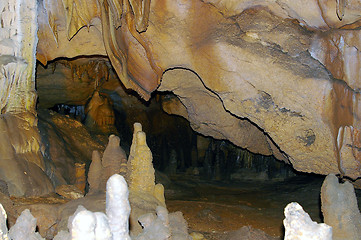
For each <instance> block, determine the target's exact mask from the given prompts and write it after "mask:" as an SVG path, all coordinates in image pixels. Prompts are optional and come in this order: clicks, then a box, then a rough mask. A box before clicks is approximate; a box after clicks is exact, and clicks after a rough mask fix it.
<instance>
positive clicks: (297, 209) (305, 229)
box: [283, 202, 332, 240]
mask: <svg viewBox="0 0 361 240" xmlns="http://www.w3.org/2000/svg"><path fill="white" fill-rule="evenodd" d="M283 225H284V226H285V238H284V240H332V227H330V226H328V225H327V224H324V223H320V224H317V223H316V222H313V221H312V220H311V218H310V216H309V215H308V214H307V213H306V212H305V211H304V210H303V208H302V207H301V205H300V204H298V203H297V202H292V203H289V204H288V205H287V206H286V208H285V219H284V220H283Z"/></svg>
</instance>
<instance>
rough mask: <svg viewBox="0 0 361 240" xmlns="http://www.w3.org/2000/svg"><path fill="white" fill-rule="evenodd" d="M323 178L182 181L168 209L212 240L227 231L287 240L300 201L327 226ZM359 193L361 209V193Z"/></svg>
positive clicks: (171, 190)
mask: <svg viewBox="0 0 361 240" xmlns="http://www.w3.org/2000/svg"><path fill="white" fill-rule="evenodd" d="M323 179H324V177H323V176H315V175H301V176H295V177H292V178H288V179H286V180H283V181H272V180H270V181H249V180H248V181H241V182H229V183H226V182H217V181H212V182H209V181H208V182H206V181H202V180H200V179H197V178H195V177H193V178H192V177H184V176H177V177H175V178H173V179H172V185H171V186H169V187H168V188H166V189H167V190H166V204H167V207H168V210H169V211H170V212H175V211H181V212H183V214H184V217H185V219H186V220H187V222H188V225H189V230H190V232H193V231H195V232H200V233H202V234H203V235H204V236H205V237H206V238H207V239H208V240H212V239H222V238H223V237H222V234H225V232H231V231H235V230H237V229H240V228H241V227H243V226H251V227H252V228H253V229H260V230H262V231H264V232H265V233H267V234H268V235H270V236H273V237H277V238H278V237H281V238H282V239H283V234H284V229H283V224H282V221H283V219H284V215H283V211H284V208H285V206H286V205H287V204H288V203H290V202H295V201H296V202H298V203H299V204H301V206H302V207H303V209H304V210H305V211H306V212H307V213H308V214H309V215H310V216H311V218H312V220H313V221H317V222H322V220H321V217H322V216H321V211H320V190H321V185H322V182H323ZM356 194H357V196H358V201H359V206H360V203H361V190H357V191H356ZM262 239H263V238H262Z"/></svg>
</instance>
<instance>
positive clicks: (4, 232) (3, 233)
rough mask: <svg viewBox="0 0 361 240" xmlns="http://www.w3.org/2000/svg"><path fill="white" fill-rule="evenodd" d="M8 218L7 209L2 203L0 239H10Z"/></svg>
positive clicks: (0, 205) (0, 210) (0, 206)
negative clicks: (7, 224)
mask: <svg viewBox="0 0 361 240" xmlns="http://www.w3.org/2000/svg"><path fill="white" fill-rule="evenodd" d="M6 219H7V214H6V211H5V209H4V207H3V205H2V204H1V203H0V239H1V240H9V237H8V228H7V226H6Z"/></svg>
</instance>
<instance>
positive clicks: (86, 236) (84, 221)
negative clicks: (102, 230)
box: [71, 210, 97, 240]
mask: <svg viewBox="0 0 361 240" xmlns="http://www.w3.org/2000/svg"><path fill="white" fill-rule="evenodd" d="M96 222H97V220H96V217H95V215H94V213H92V212H90V211H88V210H81V211H80V212H78V213H77V214H76V215H75V216H74V218H73V220H72V222H71V225H72V228H71V239H72V240H95V226H96Z"/></svg>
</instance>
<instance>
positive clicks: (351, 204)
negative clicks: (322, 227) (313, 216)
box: [321, 174, 361, 240]
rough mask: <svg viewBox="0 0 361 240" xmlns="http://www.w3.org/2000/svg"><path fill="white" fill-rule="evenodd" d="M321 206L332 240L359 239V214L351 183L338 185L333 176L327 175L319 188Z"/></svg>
mask: <svg viewBox="0 0 361 240" xmlns="http://www.w3.org/2000/svg"><path fill="white" fill-rule="evenodd" d="M321 206H322V214H323V217H324V222H325V223H326V224H327V225H329V226H331V227H332V232H333V240H341V239H345V240H347V239H350V240H351V239H355V240H356V239H361V214H360V210H359V208H358V206H357V198H356V195H355V190H354V188H353V186H352V184H351V183H349V182H347V181H346V182H344V183H339V179H338V178H337V177H336V176H335V175H333V174H330V175H328V176H327V177H326V178H325V180H324V182H323V184H322V188H321Z"/></svg>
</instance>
